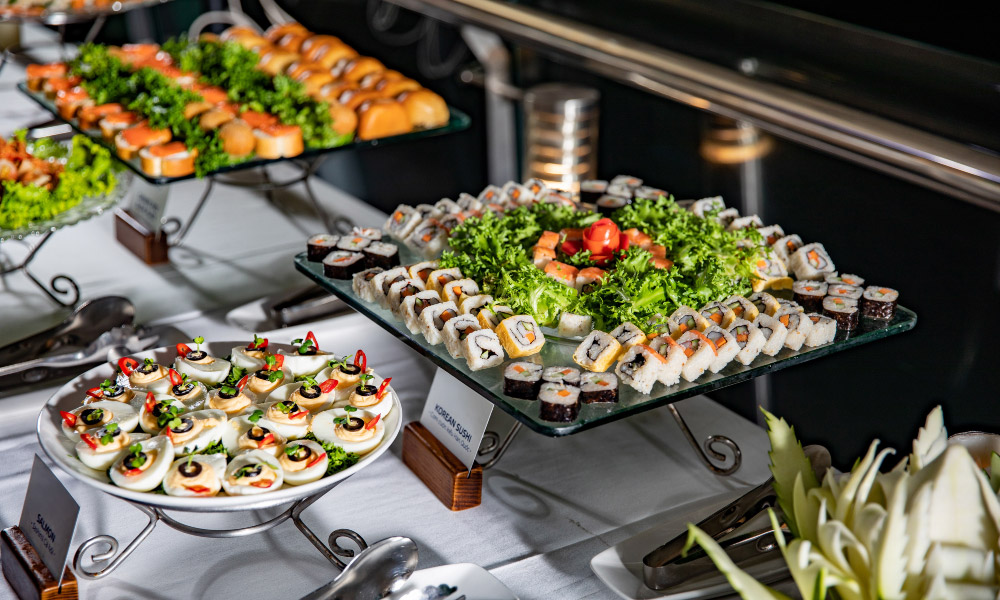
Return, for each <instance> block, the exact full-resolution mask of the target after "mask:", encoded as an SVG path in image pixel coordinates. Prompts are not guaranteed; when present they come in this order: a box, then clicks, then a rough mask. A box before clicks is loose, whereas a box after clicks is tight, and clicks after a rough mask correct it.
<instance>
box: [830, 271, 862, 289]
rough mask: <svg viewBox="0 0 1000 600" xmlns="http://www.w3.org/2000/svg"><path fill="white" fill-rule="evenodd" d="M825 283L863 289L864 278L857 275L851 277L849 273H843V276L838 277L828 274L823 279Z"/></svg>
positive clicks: (834, 274)
mask: <svg viewBox="0 0 1000 600" xmlns="http://www.w3.org/2000/svg"><path fill="white" fill-rule="evenodd" d="M825 281H826V283H828V284H830V285H835V284H838V283H846V284H847V285H853V286H856V287H860V288H863V287H865V278H864V277H860V276H858V275H851V274H849V273H844V274H843V275H838V274H836V273H829V274H827V276H826V278H825Z"/></svg>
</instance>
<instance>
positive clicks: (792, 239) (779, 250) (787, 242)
mask: <svg viewBox="0 0 1000 600" xmlns="http://www.w3.org/2000/svg"><path fill="white" fill-rule="evenodd" d="M803 245H804V244H803V243H802V238H800V237H799V236H797V235H795V234H794V233H793V234H792V235H786V236H785V237H783V238H780V239H778V240H776V241H775V242H774V243H773V244H771V249H772V250H774V255H775V256H777V257H778V258H780V259H781V262H783V263H785V264H786V265H789V264H791V260H792V255H793V254H795V252H796V251H797V250H798V249H799V248H801V247H802V246H803Z"/></svg>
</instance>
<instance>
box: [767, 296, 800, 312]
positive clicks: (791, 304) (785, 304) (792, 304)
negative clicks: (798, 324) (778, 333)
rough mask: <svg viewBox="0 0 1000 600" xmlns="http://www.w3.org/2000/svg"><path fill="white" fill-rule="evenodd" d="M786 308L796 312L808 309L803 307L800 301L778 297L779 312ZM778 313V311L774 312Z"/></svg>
mask: <svg viewBox="0 0 1000 600" xmlns="http://www.w3.org/2000/svg"><path fill="white" fill-rule="evenodd" d="M784 310H794V311H795V312H800V313H804V312H806V309H805V308H803V307H802V306H801V305H800V304H799V303H798V302H796V301H794V300H788V299H786V298H778V312H781V311H784ZM774 314H775V315H777V314H778V313H774Z"/></svg>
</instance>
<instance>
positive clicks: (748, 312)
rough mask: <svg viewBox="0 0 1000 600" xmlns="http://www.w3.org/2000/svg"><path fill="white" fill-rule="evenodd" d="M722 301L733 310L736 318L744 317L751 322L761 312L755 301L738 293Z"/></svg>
mask: <svg viewBox="0 0 1000 600" xmlns="http://www.w3.org/2000/svg"><path fill="white" fill-rule="evenodd" d="M722 303H723V304H725V305H726V306H728V307H729V308H731V309H732V310H733V315H734V317H735V318H737V319H744V320H747V321H750V322H751V323H752V322H753V320H754V319H756V318H757V315H758V314H759V313H760V309H758V308H757V307H756V306H755V305H754V303H753V302H751V301H749V300H747V299H746V298H744V297H743V296H739V295H736V294H733V295H732V296H730V297H728V298H726V299H725V300H723V301H722ZM730 325H732V323H730Z"/></svg>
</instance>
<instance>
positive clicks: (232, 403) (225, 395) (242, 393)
mask: <svg viewBox="0 0 1000 600" xmlns="http://www.w3.org/2000/svg"><path fill="white" fill-rule="evenodd" d="M256 399H257V398H256V396H254V395H253V393H252V392H250V390H249V389H248V386H246V385H244V386H243V387H239V386H233V385H223V386H222V387H220V388H218V389H215V390H212V392H211V393H210V394H209V397H208V408H213V409H215V410H221V411H222V412H224V413H226V416H228V417H230V418H232V417H235V416H237V415H241V414H243V413H244V412H246V411H247V410H248V409H249V408H250V407H251V406H252V405H253V403H254V402H255V401H256Z"/></svg>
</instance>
